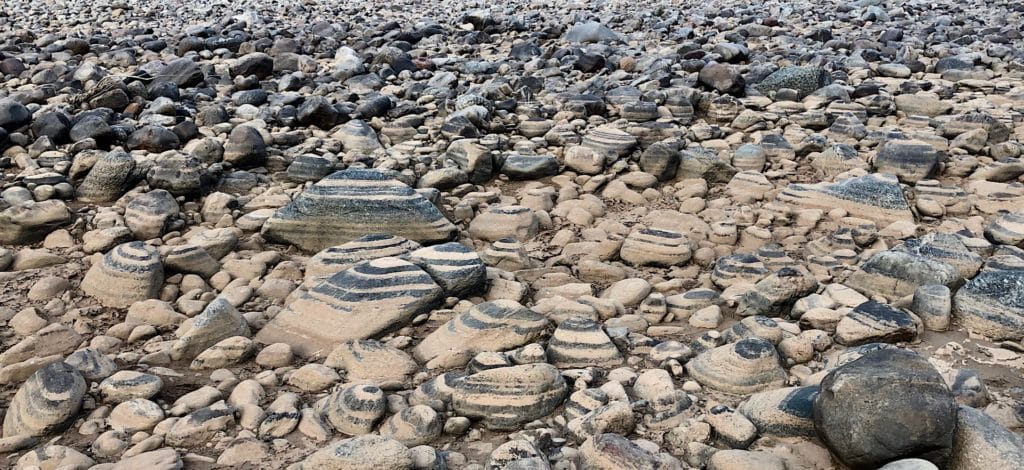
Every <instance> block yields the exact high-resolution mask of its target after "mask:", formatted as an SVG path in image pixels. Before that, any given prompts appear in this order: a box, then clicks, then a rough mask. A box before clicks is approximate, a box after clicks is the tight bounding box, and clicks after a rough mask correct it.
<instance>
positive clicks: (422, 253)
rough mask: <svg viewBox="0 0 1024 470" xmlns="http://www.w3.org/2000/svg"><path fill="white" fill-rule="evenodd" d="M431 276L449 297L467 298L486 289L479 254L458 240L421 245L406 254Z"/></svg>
mask: <svg viewBox="0 0 1024 470" xmlns="http://www.w3.org/2000/svg"><path fill="white" fill-rule="evenodd" d="M409 261H411V262H412V263H414V264H416V265H417V266H419V267H420V268H422V269H423V270H424V271H426V272H427V274H429V275H430V277H432V278H433V279H434V282H436V283H437V284H438V285H439V286H441V288H442V289H444V293H445V295H446V296H448V297H470V296H473V295H478V294H481V293H482V292H483V291H484V290H485V289H486V287H487V286H486V284H487V270H486V268H485V267H484V263H483V261H482V260H481V259H480V256H479V255H477V254H476V252H475V251H473V249H472V248H469V247H467V246H466V245H463V244H461V243H457V242H448V243H443V244H440V245H433V246H429V247H426V248H420V249H418V250H416V251H413V252H412V253H410V254H409Z"/></svg>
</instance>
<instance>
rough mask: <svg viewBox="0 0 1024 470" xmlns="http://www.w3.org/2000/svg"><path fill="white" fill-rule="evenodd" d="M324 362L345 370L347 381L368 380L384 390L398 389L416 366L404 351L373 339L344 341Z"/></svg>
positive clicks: (329, 365) (417, 367)
mask: <svg viewBox="0 0 1024 470" xmlns="http://www.w3.org/2000/svg"><path fill="white" fill-rule="evenodd" d="M324 365H326V366H327V367H333V368H336V369H345V372H346V379H347V380H348V381H349V382H367V383H371V384H375V385H377V386H379V387H381V388H383V389H396V388H401V387H402V386H403V385H404V384H405V383H406V382H407V381H408V380H409V377H411V376H412V374H414V373H416V371H417V370H418V369H419V365H418V364H416V361H414V360H413V359H412V358H411V357H409V355H408V354H407V353H406V352H405V351H402V350H401V349H397V348H394V347H391V346H388V345H386V344H383V343H381V342H380V341H376V340H357V341H346V342H345V343H344V344H342V345H340V346H338V347H337V348H335V349H334V351H331V354H330V355H329V356H327V359H326V360H325V361H324Z"/></svg>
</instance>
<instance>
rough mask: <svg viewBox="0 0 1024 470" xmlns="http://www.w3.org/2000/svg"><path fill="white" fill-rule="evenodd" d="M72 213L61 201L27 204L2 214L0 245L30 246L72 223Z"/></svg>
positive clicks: (6, 210)
mask: <svg viewBox="0 0 1024 470" xmlns="http://www.w3.org/2000/svg"><path fill="white" fill-rule="evenodd" d="M71 218H72V217H71V211H70V210H69V209H68V206H67V205H65V204H64V203H63V202H61V201H56V200H50V201H43V202H36V203H32V202H26V203H22V204H18V205H15V206H11V207H8V208H6V209H4V210H3V211H2V212H0V243H3V244H5V245H28V244H31V243H35V242H38V241H40V240H42V239H43V238H44V237H46V235H49V234H50V233H51V232H53V231H54V230H56V229H57V228H59V227H61V226H64V225H67V224H69V223H71Z"/></svg>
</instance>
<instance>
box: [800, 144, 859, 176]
mask: <svg viewBox="0 0 1024 470" xmlns="http://www.w3.org/2000/svg"><path fill="white" fill-rule="evenodd" d="M811 166H812V167H814V169H815V170H818V172H820V173H821V174H823V175H825V177H826V178H828V179H832V178H835V177H836V176H837V175H839V174H841V173H845V172H847V171H851V170H857V169H862V170H867V169H868V163H867V162H865V161H864V159H863V158H861V156H860V155H859V154H858V153H857V149H856V148H854V147H852V146H850V145H847V144H835V145H832V146H829V147H828V148H826V149H825V151H824V152H821V154H819V155H818V157H817V158H815V159H814V160H813V161H812V162H811Z"/></svg>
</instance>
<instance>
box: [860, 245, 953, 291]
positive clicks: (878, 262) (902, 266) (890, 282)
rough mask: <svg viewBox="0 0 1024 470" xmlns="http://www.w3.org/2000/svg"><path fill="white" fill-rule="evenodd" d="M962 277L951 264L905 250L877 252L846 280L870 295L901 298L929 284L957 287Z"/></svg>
mask: <svg viewBox="0 0 1024 470" xmlns="http://www.w3.org/2000/svg"><path fill="white" fill-rule="evenodd" d="M961 279H963V277H962V276H961V275H960V271H959V270H958V269H957V268H956V267H954V266H951V265H949V264H946V263H944V262H942V261H937V260H934V259H932V258H928V257H925V256H922V255H918V254H914V253H907V252H903V251H895V250H889V251H881V252H878V253H875V254H874V255H873V256H871V258H869V259H868V260H867V261H866V262H864V264H862V265H861V266H860V268H859V269H858V270H857V271H854V272H853V273H852V274H850V277H848V278H847V279H846V285H848V286H850V287H852V288H854V289H855V290H857V291H859V292H861V293H862V294H864V295H867V296H869V297H871V296H876V295H880V296H883V297H885V298H888V299H899V298H901V297H906V296H908V295H912V294H913V293H914V291H915V290H917V288H918V287H920V286H923V285H926V284H941V285H944V286H946V287H949V288H953V287H955V286H956V284H957V283H958V282H960V280H961Z"/></svg>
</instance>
